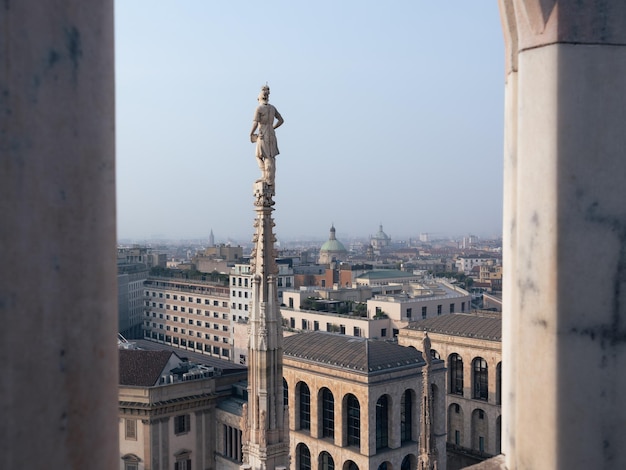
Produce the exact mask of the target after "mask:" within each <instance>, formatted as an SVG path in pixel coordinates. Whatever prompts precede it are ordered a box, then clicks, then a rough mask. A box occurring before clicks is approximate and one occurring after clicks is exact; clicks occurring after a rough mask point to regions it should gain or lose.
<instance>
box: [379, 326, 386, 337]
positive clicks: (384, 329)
mask: <svg viewBox="0 0 626 470" xmlns="http://www.w3.org/2000/svg"><path fill="white" fill-rule="evenodd" d="M380 336H381V338H385V337H386V336H387V328H382V329H381V330H380Z"/></svg>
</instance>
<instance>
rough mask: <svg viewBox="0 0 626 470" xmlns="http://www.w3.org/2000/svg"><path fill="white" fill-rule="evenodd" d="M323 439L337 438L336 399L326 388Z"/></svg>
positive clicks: (323, 401) (324, 389)
mask: <svg viewBox="0 0 626 470" xmlns="http://www.w3.org/2000/svg"><path fill="white" fill-rule="evenodd" d="M322 437H330V438H334V437H335V398H334V397H333V393H332V392H331V391H330V390H329V389H327V388H326V387H324V388H323V389H322Z"/></svg>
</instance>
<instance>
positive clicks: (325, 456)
mask: <svg viewBox="0 0 626 470" xmlns="http://www.w3.org/2000/svg"><path fill="white" fill-rule="evenodd" d="M319 469H320V470H335V461H334V460H333V458H332V456H331V455H330V454H329V453H328V452H326V451H323V452H322V453H321V454H320V461H319Z"/></svg>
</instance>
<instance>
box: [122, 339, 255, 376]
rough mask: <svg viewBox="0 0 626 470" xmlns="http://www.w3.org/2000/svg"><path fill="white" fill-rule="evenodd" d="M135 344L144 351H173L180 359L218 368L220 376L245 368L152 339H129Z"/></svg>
mask: <svg viewBox="0 0 626 470" xmlns="http://www.w3.org/2000/svg"><path fill="white" fill-rule="evenodd" d="M130 341H131V342H132V343H134V344H135V345H136V346H137V349H144V350H146V351H170V352H175V353H176V354H177V355H178V356H179V357H180V358H181V359H182V358H187V359H189V361H191V362H194V363H196V364H202V365H205V366H209V367H214V368H215V369H219V370H221V371H222V374H221V375H222V376H224V375H228V374H235V373H238V372H239V373H241V372H242V371H244V370H247V367H246V366H242V365H241V364H236V363H234V362H230V361H227V360H225V359H219V358H216V357H211V356H207V355H206V354H202V353H197V352H194V351H187V350H185V349H180V348H177V347H175V346H170V345H167V344H161V343H156V342H154V341H148V340H145V339H133V340H130Z"/></svg>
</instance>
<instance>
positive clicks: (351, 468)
mask: <svg viewBox="0 0 626 470" xmlns="http://www.w3.org/2000/svg"><path fill="white" fill-rule="evenodd" d="M343 468H344V470H359V466H358V465H357V464H355V463H354V462H353V461H352V460H348V461H347V462H346V463H345V464H344V465H343Z"/></svg>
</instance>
